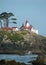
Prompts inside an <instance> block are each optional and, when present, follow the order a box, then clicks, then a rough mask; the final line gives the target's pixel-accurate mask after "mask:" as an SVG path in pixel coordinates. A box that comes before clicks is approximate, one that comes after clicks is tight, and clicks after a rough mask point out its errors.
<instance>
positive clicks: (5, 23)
mask: <svg viewBox="0 0 46 65" xmlns="http://www.w3.org/2000/svg"><path fill="white" fill-rule="evenodd" d="M0 16H1V17H2V19H3V21H4V27H8V21H9V18H10V17H11V16H14V14H13V13H11V12H10V13H7V12H3V13H1V14H0Z"/></svg>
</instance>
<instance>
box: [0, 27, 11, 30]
mask: <svg viewBox="0 0 46 65" xmlns="http://www.w3.org/2000/svg"><path fill="white" fill-rule="evenodd" d="M0 30H12V28H9V27H8V28H0Z"/></svg>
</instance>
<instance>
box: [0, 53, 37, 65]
mask: <svg viewBox="0 0 46 65" xmlns="http://www.w3.org/2000/svg"><path fill="white" fill-rule="evenodd" d="M37 56H38V55H32V54H31V55H23V56H21V55H15V54H14V55H12V54H10V55H8V54H0V60H2V59H5V60H16V61H17V62H24V63H26V64H29V63H28V62H29V61H33V60H36V58H37Z"/></svg>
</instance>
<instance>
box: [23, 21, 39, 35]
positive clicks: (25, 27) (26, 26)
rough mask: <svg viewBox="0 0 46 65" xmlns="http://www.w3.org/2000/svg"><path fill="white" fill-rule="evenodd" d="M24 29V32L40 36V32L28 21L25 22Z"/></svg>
mask: <svg viewBox="0 0 46 65" xmlns="http://www.w3.org/2000/svg"><path fill="white" fill-rule="evenodd" d="M22 29H24V30H30V32H32V33H36V34H38V30H37V29H35V28H34V27H33V26H32V25H30V24H29V22H28V21H27V20H26V22H25V25H23V26H22Z"/></svg>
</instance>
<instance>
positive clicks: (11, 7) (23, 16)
mask: <svg viewBox="0 0 46 65" xmlns="http://www.w3.org/2000/svg"><path fill="white" fill-rule="evenodd" d="M2 12H8V13H9V12H12V13H13V14H14V17H15V18H17V20H16V22H17V24H12V23H11V24H10V23H9V26H10V27H12V26H18V27H20V26H21V25H22V23H25V21H26V20H28V21H29V23H30V24H31V25H32V26H33V27H34V28H36V29H38V30H39V34H40V35H43V36H46V0H0V13H2Z"/></svg>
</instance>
